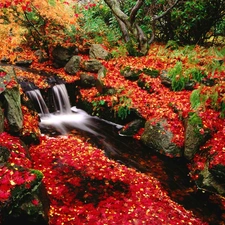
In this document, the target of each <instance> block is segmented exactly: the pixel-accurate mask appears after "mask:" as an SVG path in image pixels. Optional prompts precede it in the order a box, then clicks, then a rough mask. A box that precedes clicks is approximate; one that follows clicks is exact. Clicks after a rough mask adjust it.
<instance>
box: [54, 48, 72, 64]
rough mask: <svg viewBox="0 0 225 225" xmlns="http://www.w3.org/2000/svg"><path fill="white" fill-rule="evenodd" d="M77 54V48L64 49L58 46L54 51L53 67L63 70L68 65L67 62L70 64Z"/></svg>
mask: <svg viewBox="0 0 225 225" xmlns="http://www.w3.org/2000/svg"><path fill="white" fill-rule="evenodd" d="M75 54H76V47H69V48H66V47H63V46H60V45H57V46H56V47H55V48H54V49H53V50H52V57H53V66H54V67H55V68H61V67H64V66H65V65H66V63H67V62H69V60H70V58H71V57H72V56H73V55H75Z"/></svg>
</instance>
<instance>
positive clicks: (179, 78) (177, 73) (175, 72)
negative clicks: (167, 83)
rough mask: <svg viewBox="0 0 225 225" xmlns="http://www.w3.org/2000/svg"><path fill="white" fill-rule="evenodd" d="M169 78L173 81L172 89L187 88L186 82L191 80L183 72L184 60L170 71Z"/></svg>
mask: <svg viewBox="0 0 225 225" xmlns="http://www.w3.org/2000/svg"><path fill="white" fill-rule="evenodd" d="M168 75H169V78H170V79H171V81H172V89H173V90H174V91H181V90H183V89H184V88H185V85H186V83H187V82H188V81H189V77H187V76H185V74H184V73H183V64H182V62H177V63H176V65H175V66H174V67H173V68H172V69H170V70H169V71H168Z"/></svg>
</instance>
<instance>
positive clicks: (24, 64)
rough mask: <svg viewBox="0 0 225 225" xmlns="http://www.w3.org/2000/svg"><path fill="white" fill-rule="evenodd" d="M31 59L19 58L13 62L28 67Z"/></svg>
mask: <svg viewBox="0 0 225 225" xmlns="http://www.w3.org/2000/svg"><path fill="white" fill-rule="evenodd" d="M32 62H33V60H26V59H24V60H19V61H15V64H16V65H17V66H24V67H29V66H30V65H31V64H32Z"/></svg>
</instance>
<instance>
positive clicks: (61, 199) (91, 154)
mask: <svg viewBox="0 0 225 225" xmlns="http://www.w3.org/2000/svg"><path fill="white" fill-rule="evenodd" d="M30 154H31V157H32V160H33V162H34V168H35V169H37V170H40V171H42V172H43V174H44V184H45V186H46V188H47V191H48V194H49V197H50V201H51V209H50V224H54V225H57V224H59V225H60V224H117V223H120V224H204V223H203V222H202V221H201V220H200V219H198V218H196V217H195V216H194V215H193V214H192V212H191V211H188V210H185V209H184V208H183V207H182V206H181V205H178V204H177V203H175V202H173V201H172V200H171V199H170V198H169V197H168V195H167V193H166V192H165V191H164V190H163V189H162V187H161V185H160V182H159V181H158V180H156V179H155V178H153V177H149V176H147V175H145V174H142V173H139V172H137V171H135V170H134V169H131V168H128V167H126V166H123V165H121V164H119V163H117V162H115V161H113V160H109V159H108V158H107V157H106V156H105V155H104V152H103V151H102V150H101V149H98V148H95V147H93V146H91V145H90V144H89V143H87V142H86V141H85V140H83V139H82V138H81V137H74V136H70V135H69V136H67V137H61V138H59V137H58V138H49V137H43V138H42V141H41V144H40V145H38V146H33V147H31V149H30ZM43 156H44V160H43Z"/></svg>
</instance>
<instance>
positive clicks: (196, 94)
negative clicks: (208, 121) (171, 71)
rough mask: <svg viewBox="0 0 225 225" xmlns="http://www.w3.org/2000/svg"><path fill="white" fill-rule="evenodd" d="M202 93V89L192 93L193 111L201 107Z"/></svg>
mask: <svg viewBox="0 0 225 225" xmlns="http://www.w3.org/2000/svg"><path fill="white" fill-rule="evenodd" d="M200 92H201V90H200V89H196V90H194V91H192V93H191V97H190V102H191V107H192V108H193V109H197V108H198V107H199V106H200V105H201V99H200Z"/></svg>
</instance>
